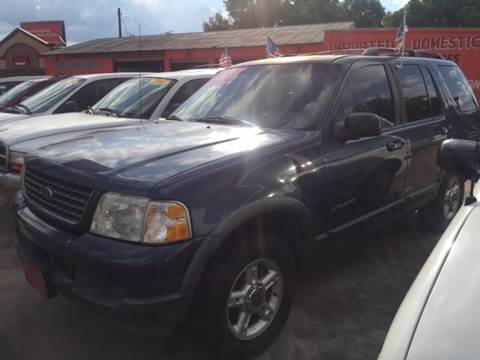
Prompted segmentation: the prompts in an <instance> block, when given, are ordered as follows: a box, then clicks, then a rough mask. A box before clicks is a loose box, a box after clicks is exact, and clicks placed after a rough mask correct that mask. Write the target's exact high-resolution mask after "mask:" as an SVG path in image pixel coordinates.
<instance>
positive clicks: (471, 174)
mask: <svg viewBox="0 0 480 360" xmlns="http://www.w3.org/2000/svg"><path fill="white" fill-rule="evenodd" d="M479 150H480V146H477V143H475V142H473V141H466V140H449V141H446V142H445V143H444V144H443V145H442V149H441V152H440V155H439V162H440V165H441V166H442V167H443V168H445V169H447V170H448V171H450V172H452V173H456V174H458V175H461V176H464V177H465V178H467V179H471V180H473V181H478V180H479V178H480V172H479V170H478V168H479V165H480V161H479V160H480V156H479V155H480V151H479ZM477 189H478V190H477V191H473V192H472V194H471V195H470V197H469V198H467V200H466V204H465V206H463V207H462V208H461V209H460V211H459V212H458V213H457V215H456V217H455V218H454V220H453V221H452V222H451V223H450V225H449V227H448V228H447V230H446V231H445V233H444V234H443V236H442V238H441V239H440V241H439V242H438V244H437V245H436V247H435V249H434V250H433V252H432V254H431V255H430V257H429V259H428V260H427V262H426V263H425V265H424V267H423V269H422V270H421V272H420V274H419V275H418V277H417V278H416V280H415V282H414V283H413V285H412V287H411V288H410V290H409V291H408V294H407V296H406V297H405V299H404V300H403V303H402V305H401V306H400V309H399V310H398V312H397V315H396V316H395V319H394V321H393V323H392V325H391V327H390V330H389V332H388V335H387V338H386V340H385V343H384V345H383V349H382V352H381V353H380V356H379V359H381V360H396V359H402V360H403V359H408V360H417V359H422V360H424V359H435V360H440V359H461V360H469V359H472V360H473V359H479V358H480V341H479V340H478V337H477V335H478V334H477V331H478V329H479V327H480V202H479V201H480V186H478V188H477Z"/></svg>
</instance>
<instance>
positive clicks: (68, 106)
mask: <svg viewBox="0 0 480 360" xmlns="http://www.w3.org/2000/svg"><path fill="white" fill-rule="evenodd" d="M77 111H78V106H77V103H76V102H75V101H73V100H68V101H67V102H66V103H65V104H63V105H62V112H64V113H69V112H77Z"/></svg>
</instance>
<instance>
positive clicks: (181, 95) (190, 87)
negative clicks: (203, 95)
mask: <svg viewBox="0 0 480 360" xmlns="http://www.w3.org/2000/svg"><path fill="white" fill-rule="evenodd" d="M207 81H208V79H198V80H192V81H189V82H187V83H186V84H183V85H182V87H181V88H180V89H178V91H177V92H176V94H175V95H173V97H172V98H171V99H170V102H169V103H168V105H167V107H166V108H165V110H164V111H163V114H162V117H164V118H165V117H167V116H169V115H170V114H171V113H173V112H174V111H175V110H177V108H178V107H179V106H180V105H182V104H183V103H184V102H185V101H187V100H188V99H189V98H190V96H192V95H193V94H195V93H196V92H197V90H198V89H200V88H201V87H202V86H203V85H205V83H206V82H207Z"/></svg>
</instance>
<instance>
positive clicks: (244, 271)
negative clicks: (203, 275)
mask: <svg viewBox="0 0 480 360" xmlns="http://www.w3.org/2000/svg"><path fill="white" fill-rule="evenodd" d="M231 240H233V241H232V242H230V244H232V243H233V242H234V241H235V240H237V243H236V244H233V246H232V247H229V248H228V249H224V250H223V251H222V252H221V254H218V255H219V256H217V257H216V258H215V259H214V261H213V263H212V264H211V265H212V266H211V267H210V269H209V270H210V271H209V273H210V274H211V276H210V279H209V281H208V282H207V286H206V290H207V291H208V292H207V299H206V300H207V304H206V305H207V308H208V311H207V319H208V320H207V321H208V327H209V332H208V337H209V344H210V350H211V351H212V352H213V353H214V355H216V356H217V357H218V358H219V359H249V358H251V357H254V356H256V355H258V354H260V353H261V352H262V351H263V350H265V349H266V348H267V347H268V346H269V345H270V344H271V343H272V342H273V340H274V339H275V338H276V337H277V335H278V334H279V333H280V331H281V329H282V328H283V326H284V324H285V322H286V320H287V318H288V315H289V313H290V309H291V306H292V288H291V287H292V283H293V282H292V279H293V274H294V267H295V266H294V260H293V256H292V253H291V251H290V249H289V248H288V246H287V245H286V244H285V243H284V242H283V241H282V240H281V239H278V238H275V237H273V236H256V237H252V238H250V239H248V241H246V240H243V239H238V238H236V239H231ZM212 274H213V275H212Z"/></svg>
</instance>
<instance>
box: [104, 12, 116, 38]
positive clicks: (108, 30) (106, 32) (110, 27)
mask: <svg viewBox="0 0 480 360" xmlns="http://www.w3.org/2000/svg"><path fill="white" fill-rule="evenodd" d="M116 19H117V17H116V16H115V17H114V18H113V21H112V23H111V24H110V26H109V27H108V29H107V31H105V34H103V36H102V37H103V38H104V37H106V36H107V34H108V33H109V32H110V30H111V29H112V26H113V24H114V23H115V20H116Z"/></svg>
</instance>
